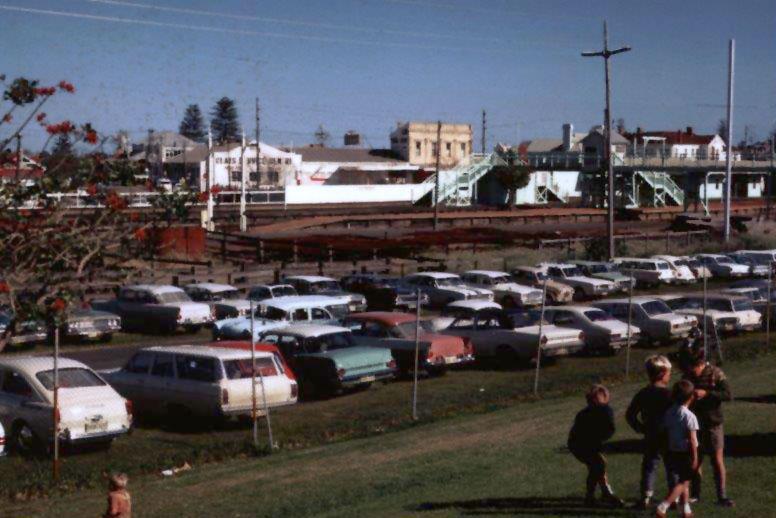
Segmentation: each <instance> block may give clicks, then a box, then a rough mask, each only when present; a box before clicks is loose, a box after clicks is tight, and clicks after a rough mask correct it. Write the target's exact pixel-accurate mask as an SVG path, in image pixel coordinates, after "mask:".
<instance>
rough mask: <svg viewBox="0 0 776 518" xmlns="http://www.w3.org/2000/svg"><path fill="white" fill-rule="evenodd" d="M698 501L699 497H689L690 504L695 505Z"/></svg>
mask: <svg viewBox="0 0 776 518" xmlns="http://www.w3.org/2000/svg"><path fill="white" fill-rule="evenodd" d="M700 501H701V497H699V496H691V497H690V500H689V502H690V503H691V504H697V503H698V502H700Z"/></svg>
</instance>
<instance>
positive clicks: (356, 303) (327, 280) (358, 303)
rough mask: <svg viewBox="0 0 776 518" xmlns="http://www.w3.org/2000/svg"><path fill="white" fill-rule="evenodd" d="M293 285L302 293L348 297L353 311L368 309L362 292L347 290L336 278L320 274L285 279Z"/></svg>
mask: <svg viewBox="0 0 776 518" xmlns="http://www.w3.org/2000/svg"><path fill="white" fill-rule="evenodd" d="M283 280H284V281H285V282H286V283H288V284H290V285H291V286H293V287H294V288H295V289H296V291H297V293H299V294H300V295H326V296H329V297H347V298H348V307H349V308H350V311H352V312H353V313H357V312H359V311H366V307H367V304H366V297H364V296H363V295H361V294H360V293H352V292H350V291H345V290H344V289H342V286H341V285H340V283H339V282H338V281H337V280H336V279H332V278H331V277H321V276H320V275H292V276H290V277H285V278H284V279H283Z"/></svg>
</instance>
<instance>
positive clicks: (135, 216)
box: [129, 212, 140, 221]
mask: <svg viewBox="0 0 776 518" xmlns="http://www.w3.org/2000/svg"><path fill="white" fill-rule="evenodd" d="M139 219H140V214H138V213H137V212H132V213H131V214H130V215H129V221H137V220H139Z"/></svg>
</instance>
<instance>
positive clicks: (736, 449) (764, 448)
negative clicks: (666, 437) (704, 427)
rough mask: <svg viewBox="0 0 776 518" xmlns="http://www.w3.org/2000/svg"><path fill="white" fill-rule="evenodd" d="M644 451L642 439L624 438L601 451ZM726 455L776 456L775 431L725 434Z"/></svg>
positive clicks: (740, 456) (616, 452)
mask: <svg viewBox="0 0 776 518" xmlns="http://www.w3.org/2000/svg"><path fill="white" fill-rule="evenodd" d="M643 451H644V446H643V441H640V440H638V439H625V440H621V441H612V442H608V443H606V444H604V447H603V452H604V453H608V454H612V455H619V454H640V453H642V452H643ZM725 456H726V457H734V458H736V457H739V458H746V457H774V456H776V433H773V432H771V433H754V434H749V435H727V436H725Z"/></svg>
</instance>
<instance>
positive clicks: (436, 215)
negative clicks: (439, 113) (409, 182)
mask: <svg viewBox="0 0 776 518" xmlns="http://www.w3.org/2000/svg"><path fill="white" fill-rule="evenodd" d="M441 150H442V121H441V120H440V121H437V139H436V175H434V176H435V178H434V230H436V229H437V227H438V226H439V157H440V153H441Z"/></svg>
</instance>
